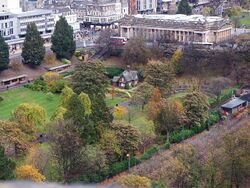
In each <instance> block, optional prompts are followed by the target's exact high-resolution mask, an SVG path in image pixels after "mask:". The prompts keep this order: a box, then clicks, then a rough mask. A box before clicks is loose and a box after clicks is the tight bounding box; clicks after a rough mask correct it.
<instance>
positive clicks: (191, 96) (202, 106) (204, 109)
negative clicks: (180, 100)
mask: <svg viewBox="0 0 250 188" xmlns="http://www.w3.org/2000/svg"><path fill="white" fill-rule="evenodd" d="M184 107H185V109H186V114H187V117H188V119H189V122H190V123H192V126H201V125H202V124H203V123H204V122H205V121H206V120H207V117H208V109H209V104H208V99H207V96H206V95H204V94H203V93H201V92H200V91H192V92H190V93H188V94H187V95H186V96H185V98H184Z"/></svg>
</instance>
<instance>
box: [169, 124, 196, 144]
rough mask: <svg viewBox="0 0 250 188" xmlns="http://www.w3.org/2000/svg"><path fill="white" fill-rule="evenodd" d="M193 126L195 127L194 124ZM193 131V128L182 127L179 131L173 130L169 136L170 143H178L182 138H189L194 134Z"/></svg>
mask: <svg viewBox="0 0 250 188" xmlns="http://www.w3.org/2000/svg"><path fill="white" fill-rule="evenodd" d="M194 128H197V127H196V126H195V127H194ZM198 128H199V127H198ZM195 133H196V132H195V131H194V130H193V129H191V130H189V129H184V130H181V131H175V132H173V133H172V134H171V136H170V143H179V142H181V141H182V140H184V139H187V138H190V137H192V136H193V135H195Z"/></svg>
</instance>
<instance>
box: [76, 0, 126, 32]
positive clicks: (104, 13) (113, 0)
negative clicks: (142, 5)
mask: <svg viewBox="0 0 250 188" xmlns="http://www.w3.org/2000/svg"><path fill="white" fill-rule="evenodd" d="M75 4H81V6H79V8H78V7H76V6H75ZM72 7H73V9H74V11H75V12H76V14H77V17H78V20H79V21H80V22H81V23H82V24H83V25H84V27H96V26H99V27H110V26H113V25H115V23H117V22H118V20H120V19H121V18H122V17H124V15H126V14H128V12H127V11H128V5H127V4H126V3H122V0H92V1H87V2H81V3H80V2H78V3H73V6H72Z"/></svg>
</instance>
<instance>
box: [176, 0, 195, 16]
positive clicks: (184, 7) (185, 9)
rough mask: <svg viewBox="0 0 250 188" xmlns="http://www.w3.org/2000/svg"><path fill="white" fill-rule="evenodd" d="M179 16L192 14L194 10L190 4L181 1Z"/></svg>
mask: <svg viewBox="0 0 250 188" xmlns="http://www.w3.org/2000/svg"><path fill="white" fill-rule="evenodd" d="M177 14H186V15H190V14H192V8H191V7H190V5H189V4H188V1H187V0H181V2H180V3H179V5H178V11H177Z"/></svg>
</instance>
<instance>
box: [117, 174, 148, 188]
mask: <svg viewBox="0 0 250 188" xmlns="http://www.w3.org/2000/svg"><path fill="white" fill-rule="evenodd" d="M117 183H118V184H119V185H122V187H127V188H129V187H133V188H140V187H144V188H150V187H151V183H152V182H151V180H150V179H148V178H147V177H143V176H136V175H127V176H122V177H120V178H119V179H118V181H117Z"/></svg>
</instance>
